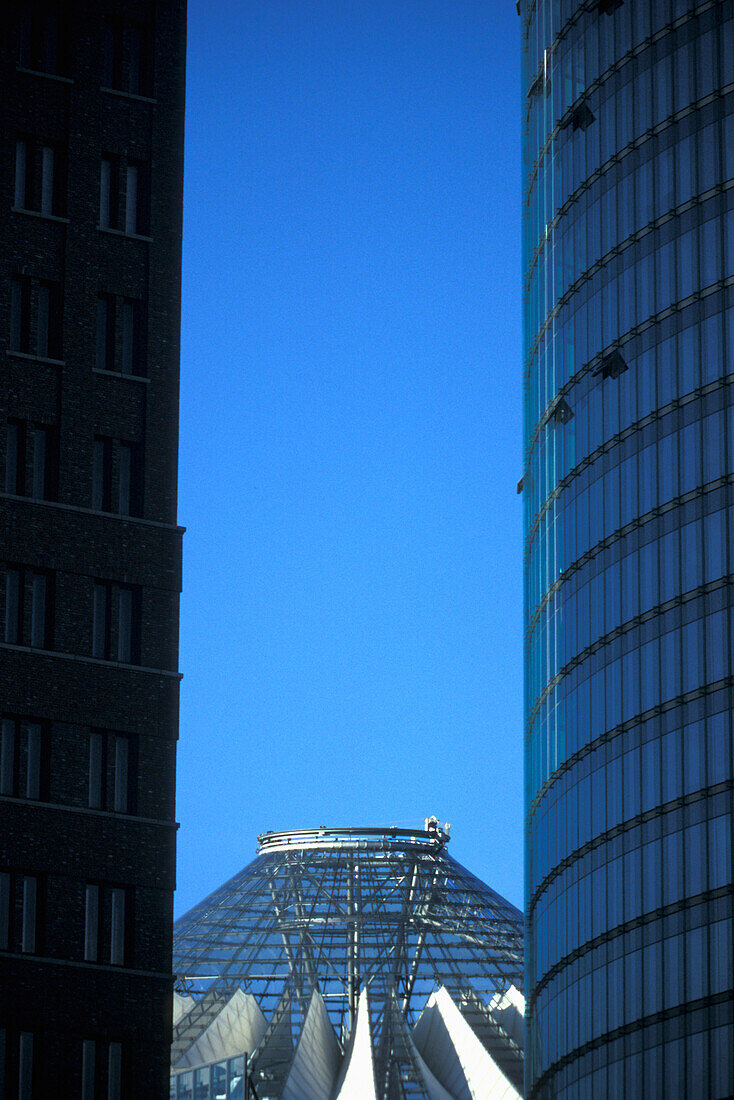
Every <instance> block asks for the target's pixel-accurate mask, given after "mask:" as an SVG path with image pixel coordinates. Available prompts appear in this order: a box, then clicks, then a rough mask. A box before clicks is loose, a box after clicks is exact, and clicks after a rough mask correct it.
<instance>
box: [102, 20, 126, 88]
mask: <svg viewBox="0 0 734 1100" xmlns="http://www.w3.org/2000/svg"><path fill="white" fill-rule="evenodd" d="M102 84H103V86H104V87H105V88H116V89H118V90H121V89H122V27H121V26H120V24H119V23H118V22H117V21H116V20H115V21H114V22H113V21H111V20H110V21H109V22H107V23H105V28H104V58H103V64H102Z"/></svg>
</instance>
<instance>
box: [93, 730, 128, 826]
mask: <svg viewBox="0 0 734 1100" xmlns="http://www.w3.org/2000/svg"><path fill="white" fill-rule="evenodd" d="M136 772H137V759H136V753H135V751H134V744H133V743H132V740H131V738H130V737H129V736H128V735H127V734H122V733H111V732H108V731H105V730H92V732H91V733H90V735H89V806H90V808H91V809H93V810H112V811H114V812H115V813H120V814H126V813H132V812H134V808H135V775H136Z"/></svg>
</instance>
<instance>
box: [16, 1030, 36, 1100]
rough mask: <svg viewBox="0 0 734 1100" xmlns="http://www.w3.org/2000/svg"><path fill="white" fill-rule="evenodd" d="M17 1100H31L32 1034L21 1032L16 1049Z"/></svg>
mask: <svg viewBox="0 0 734 1100" xmlns="http://www.w3.org/2000/svg"><path fill="white" fill-rule="evenodd" d="M18 1100H33V1032H32V1031H21V1033H20V1043H19V1049H18Z"/></svg>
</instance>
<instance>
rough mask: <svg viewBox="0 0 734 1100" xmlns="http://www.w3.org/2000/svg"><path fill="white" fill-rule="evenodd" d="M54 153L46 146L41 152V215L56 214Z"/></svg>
mask: <svg viewBox="0 0 734 1100" xmlns="http://www.w3.org/2000/svg"><path fill="white" fill-rule="evenodd" d="M53 207H54V151H53V149H52V148H51V146H50V145H44V146H43V148H42V151H41V213H42V214H53V212H54V209H53Z"/></svg>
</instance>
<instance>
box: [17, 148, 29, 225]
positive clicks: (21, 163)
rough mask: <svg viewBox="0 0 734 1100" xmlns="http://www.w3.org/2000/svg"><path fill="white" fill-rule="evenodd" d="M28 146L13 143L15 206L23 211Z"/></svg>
mask: <svg viewBox="0 0 734 1100" xmlns="http://www.w3.org/2000/svg"><path fill="white" fill-rule="evenodd" d="M27 162H28V145H27V143H26V142H25V141H16V143H15V205H16V206H17V207H18V209H21V210H22V209H23V208H24V207H25V204H26V175H27Z"/></svg>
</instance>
